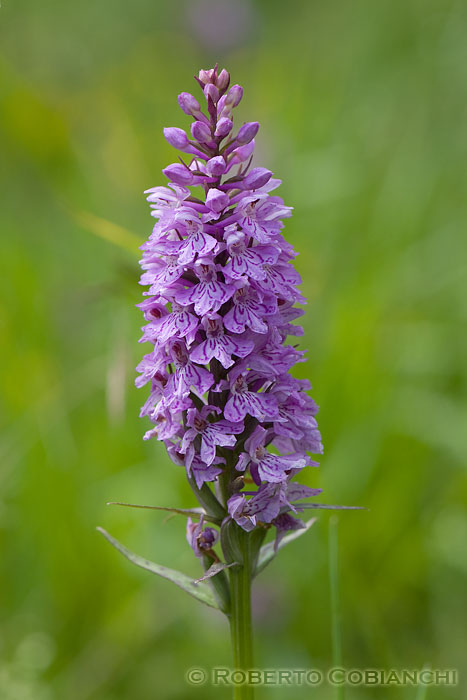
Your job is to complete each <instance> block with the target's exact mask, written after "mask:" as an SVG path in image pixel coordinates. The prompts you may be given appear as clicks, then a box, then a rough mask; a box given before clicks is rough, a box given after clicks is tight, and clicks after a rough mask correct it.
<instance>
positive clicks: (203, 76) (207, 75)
mask: <svg viewBox="0 0 467 700" xmlns="http://www.w3.org/2000/svg"><path fill="white" fill-rule="evenodd" d="M213 76H214V68H210V69H209V70H200V72H199V73H198V80H199V81H200V82H201V83H203V85H207V84H208V83H210V82H211V81H212V78H213Z"/></svg>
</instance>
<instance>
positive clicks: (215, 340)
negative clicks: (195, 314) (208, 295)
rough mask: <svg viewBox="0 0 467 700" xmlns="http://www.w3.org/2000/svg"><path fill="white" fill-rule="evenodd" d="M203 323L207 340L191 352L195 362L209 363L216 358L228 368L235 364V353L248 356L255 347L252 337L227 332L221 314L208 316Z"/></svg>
mask: <svg viewBox="0 0 467 700" xmlns="http://www.w3.org/2000/svg"><path fill="white" fill-rule="evenodd" d="M201 324H202V326H203V328H204V330H205V333H206V340H203V341H202V342H201V343H200V344H199V345H198V346H197V347H196V348H195V349H194V350H193V352H192V353H191V359H192V360H193V362H197V363H199V364H204V365H207V364H208V363H209V362H210V361H211V360H212V359H213V358H216V360H218V361H219V362H220V363H221V365H222V366H223V367H224V369H228V368H229V367H232V365H233V364H234V359H233V358H234V356H235V355H236V356H237V357H246V356H247V355H249V354H250V353H251V351H252V350H253V348H254V342H253V341H252V340H251V339H250V340H248V339H244V338H239V337H238V336H237V335H228V334H226V332H225V329H224V325H223V323H222V317H221V316H219V314H213V315H212V316H206V317H205V318H204V319H203V320H202V321H201Z"/></svg>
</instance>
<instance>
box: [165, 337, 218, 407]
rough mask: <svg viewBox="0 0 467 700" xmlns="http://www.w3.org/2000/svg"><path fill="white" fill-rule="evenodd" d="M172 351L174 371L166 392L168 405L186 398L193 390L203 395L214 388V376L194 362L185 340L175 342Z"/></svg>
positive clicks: (168, 381) (169, 378)
mask: <svg viewBox="0 0 467 700" xmlns="http://www.w3.org/2000/svg"><path fill="white" fill-rule="evenodd" d="M170 350H171V352H170V357H171V359H172V362H173V366H174V371H173V372H172V373H171V374H170V375H169V377H168V379H167V384H166V386H165V391H164V395H165V396H166V399H167V402H168V404H170V401H171V399H172V398H178V397H180V396H185V395H186V394H188V393H189V392H190V389H192V388H193V389H194V390H195V391H196V393H197V394H198V395H202V394H204V393H205V392H206V391H208V389H210V388H211V387H212V385H213V384H214V378H213V376H212V374H210V372H208V370H207V369H204V367H200V366H199V365H196V364H194V363H193V362H192V360H191V359H190V355H189V353H188V350H187V347H186V345H185V341H184V340H176V341H175V342H173V343H172V346H171V349H170Z"/></svg>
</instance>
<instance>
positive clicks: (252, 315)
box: [224, 282, 277, 333]
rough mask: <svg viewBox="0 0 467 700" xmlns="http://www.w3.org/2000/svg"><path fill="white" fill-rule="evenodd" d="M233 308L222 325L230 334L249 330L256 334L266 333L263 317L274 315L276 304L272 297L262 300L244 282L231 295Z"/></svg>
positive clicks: (266, 326) (266, 328)
mask: <svg viewBox="0 0 467 700" xmlns="http://www.w3.org/2000/svg"><path fill="white" fill-rule="evenodd" d="M232 301H233V306H232V308H231V309H230V310H229V311H228V312H227V313H226V315H225V319H224V325H225V327H226V328H228V330H229V331H232V333H243V332H244V331H245V330H246V329H247V328H251V330H252V331H255V332H256V333H267V330H268V325H267V323H266V321H265V320H263V319H264V316H268V315H270V314H273V313H275V311H276V305H277V302H276V300H275V299H274V297H271V296H267V297H264V298H262V297H261V296H260V295H259V294H258V292H257V291H256V290H255V289H253V288H252V287H251V286H250V285H249V284H247V283H246V282H242V285H241V286H240V287H239V288H238V289H236V290H235V292H234V293H233V295H232Z"/></svg>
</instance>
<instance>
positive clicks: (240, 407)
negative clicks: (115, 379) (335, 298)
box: [125, 66, 322, 698]
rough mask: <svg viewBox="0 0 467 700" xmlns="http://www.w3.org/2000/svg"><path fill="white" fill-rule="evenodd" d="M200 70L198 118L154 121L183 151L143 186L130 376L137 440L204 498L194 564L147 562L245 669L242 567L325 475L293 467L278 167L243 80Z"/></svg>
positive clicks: (296, 441)
mask: <svg viewBox="0 0 467 700" xmlns="http://www.w3.org/2000/svg"><path fill="white" fill-rule="evenodd" d="M196 80H197V82H198V84H199V85H200V86H201V89H202V91H203V100H204V104H205V109H204V108H203V107H202V106H201V104H200V103H199V102H198V100H197V99H196V98H195V97H193V95H191V94H190V93H187V92H183V93H182V94H181V95H179V98H178V101H179V105H180V107H181V109H182V111H183V112H184V114H185V115H188V116H189V117H191V118H192V119H193V120H194V121H193V123H192V126H191V129H190V133H188V134H187V133H186V131H185V130H184V129H181V128H178V127H169V128H167V129H165V130H164V135H165V138H166V139H167V141H168V142H169V144H171V145H172V146H173V147H175V148H177V149H179V150H181V151H183V152H184V153H185V154H189V157H188V158H187V157H186V156H184V157H183V159H180V161H181V162H175V163H172V164H171V165H169V166H167V167H166V168H165V169H164V170H163V172H164V174H165V175H166V176H167V178H168V179H169V183H168V186H167V187H153V188H151V189H149V190H147V191H146V195H147V200H148V202H149V204H150V207H151V215H152V216H153V217H154V218H155V219H156V223H155V225H154V228H153V230H152V232H151V234H150V236H149V238H148V240H147V241H146V243H144V244H143V245H142V246H141V249H142V251H143V252H142V260H141V267H142V270H143V273H142V276H141V284H142V285H143V286H145V287H146V288H147V291H146V292H144V295H145V299H144V301H143V302H142V303H141V304H140V305H139V306H140V308H141V310H142V312H143V314H144V318H145V321H146V325H145V326H144V328H143V337H142V339H141V340H142V342H149V343H151V344H152V350H151V352H149V353H148V354H146V355H145V356H144V358H143V360H142V361H141V362H140V364H139V365H138V371H139V373H140V377H139V378H138V379H137V382H136V383H137V386H143V385H149V397H148V399H147V401H146V403H145V404H144V406H143V408H142V410H141V415H142V416H145V417H147V418H148V419H149V420H150V421H151V423H152V427H151V429H150V430H148V431H147V432H146V434H145V436H144V437H145V439H151V438H156V439H157V440H160V441H162V442H163V443H164V445H165V447H166V449H167V451H168V454H169V456H170V457H171V459H172V461H173V462H175V463H176V464H179V465H183V466H184V467H185V470H186V475H187V478H188V481H189V483H190V486H191V487H192V489H193V491H194V493H195V495H196V497H197V499H198V501H199V504H200V506H201V508H200V509H198V510H196V509H193V510H191V511H190V519H189V520H188V527H187V539H188V541H189V544H190V546H191V547H192V549H193V551H194V553H195V555H196V556H197V557H198V558H199V559H200V560H201V562H202V565H203V568H204V570H205V575H204V576H203V577H202V578H201V579H198V580H197V581H193V580H191V579H189V578H188V577H186V576H184V575H182V574H178V572H173V571H172V570H168V569H165V568H164V567H162V569H164V572H163V573H161V567H159V568H157V566H158V565H152V566H153V569H152V570H154V571H155V572H156V573H159V575H163V576H164V577H165V578H170V579H171V580H173V581H174V582H175V583H177V585H179V586H181V587H182V588H185V590H187V591H188V592H189V593H190V594H191V595H194V596H195V597H197V598H198V599H200V600H202V602H205V603H207V604H208V605H212V606H213V607H216V606H217V607H220V608H221V609H222V610H223V611H224V612H226V614H227V615H228V616H229V619H230V621H231V623H232V631H233V636H234V647H235V665H236V666H237V667H239V668H251V667H252V659H251V656H250V649H251V644H250V641H249V636H250V634H251V625H250V607H249V605H250V604H249V591H250V587H251V580H252V578H253V576H254V575H255V571H256V570H259V569H262V568H264V565H265V564H264V562H265V561H266V559H265V557H264V556H262V554H261V552H262V551H263V550H264V548H265V547H269V549H268V557H267V561H269V560H270V559H271V558H272V556H274V554H273V553H272V554H271V545H268V544H265V545H262V543H263V541H264V539H265V537H266V535H267V533H268V531H270V530H273V531H275V533H276V539H275V545H274V550H275V551H277V549H278V548H279V546H280V547H282V546H284V543H287V542H288V541H291V540H292V539H293V538H295V537H296V536H297V533H298V531H299V530H300V531H301V530H303V531H306V529H307V528H305V525H304V523H303V522H302V521H301V520H299V519H298V518H297V517H295V516H296V514H297V513H298V512H303V511H304V510H305V509H306V506H307V505H308V506H311V505H313V504H304V503H303V502H302V501H301V499H307V498H310V497H311V498H314V497H315V496H317V495H318V494H319V493H320V490H319V489H312V488H309V487H307V486H302V485H300V484H298V483H296V482H294V479H295V477H296V476H297V475H298V474H300V473H301V472H302V470H303V469H304V468H305V467H306V466H317V462H315V461H314V460H312V459H311V458H310V456H309V453H310V452H311V453H313V454H320V453H321V452H322V444H321V436H320V434H319V430H318V426H317V422H316V413H317V411H318V407H317V405H316V404H315V403H314V401H313V399H311V397H310V396H309V395H308V393H307V392H308V390H309V388H310V385H309V382H308V381H306V380H298V379H295V378H294V377H293V376H292V374H291V373H290V372H291V370H292V368H293V366H294V365H295V364H297V363H301V362H303V361H304V352H303V350H299V349H298V348H297V346H296V344H295V343H290V342H289V341H288V338H289V336H300V335H303V328H301V326H299V325H296V324H295V321H296V319H297V318H299V317H300V316H301V315H302V314H303V310H302V309H300V308H299V307H298V306H297V304H299V303H303V302H304V301H305V299H304V297H303V296H302V294H301V292H300V291H299V290H298V285H299V284H300V276H299V274H298V273H297V271H296V270H295V269H294V267H293V264H292V263H293V259H294V258H295V256H296V253H295V251H294V249H293V247H292V245H291V244H290V243H289V242H287V241H286V239H285V238H284V236H283V234H282V231H283V228H284V224H283V219H286V218H288V217H290V215H291V208H290V207H288V206H286V205H285V204H284V202H283V201H282V199H281V198H280V197H279V196H277V195H275V194H271V193H272V192H274V191H275V190H276V189H277V187H278V186H279V185H280V180H277V179H275V178H273V177H272V172H271V171H270V170H267V169H266V168H262V167H254V168H251V160H252V156H253V152H254V148H255V137H256V136H257V133H258V129H259V124H258V123H257V122H254V121H251V122H247V123H245V124H243V125H240V128H237V129H236V128H235V127H234V119H233V110H234V108H235V107H236V106H237V105H238V103H239V102H240V100H241V99H242V95H243V90H242V88H241V87H240V86H239V85H233V86H232V87H229V86H230V76H229V74H228V73H227V71H225V70H222V71H219V70H218V68H217V66H216V67H215V68H212V69H209V70H202V71H200V73H199V75H198V77H197V78H196ZM192 186H195V187H196V190H193V191H192V190H191V189H190V188H191V187H192ZM200 191H201V192H203V195H202V196H201V195H200V194H199V192H200ZM297 500H298V501H301V502H300V503H296V501H297ZM316 507H320V506H319V504H316ZM175 511H176V512H182V511H181V510H180V509H175ZM199 513H201V518H200V519H199V521H198V522H196V521H195V520H194V518H195V516H198V517H199ZM206 520H209V521H210V525H209V526H205V524H204V523H205V521H206ZM295 530H297V533H295V534H294V531H295ZM288 532H290V533H291V534H290V535H287V534H286V533H288ZM215 545H218V546H220V550H221V552H219V553H218V554H216V553H215V552H214V546H215ZM125 551H126V550H125ZM221 554H222V555H223V557H224V560H225V561H221V559H220V555H221ZM144 561H145V562H146V564H148V562H147V560H144ZM260 561H261V562H262V563H261V564H258V562H260ZM137 563H138V562H137ZM140 565H142V566H143V564H141V563H140ZM146 568H147V566H146ZM227 568H228V569H229V571H228V576H227V574H226V571H224V569H227ZM167 571H170V575H169V574H167ZM206 579H209V584H208V583H206V582H205V580H206ZM212 591H213V593H212ZM213 595H214V597H213ZM250 690H251V689H250ZM245 692H246V691H245ZM242 693H243V691H242ZM236 697H238V698H241V697H242V698H243V697H245V698H247V697H248V698H251V697H252V695H251V693H250V694H245V695H243V694H240V695H236Z"/></svg>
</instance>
